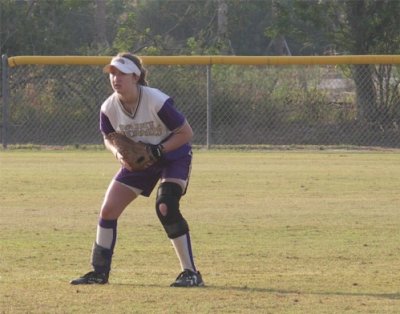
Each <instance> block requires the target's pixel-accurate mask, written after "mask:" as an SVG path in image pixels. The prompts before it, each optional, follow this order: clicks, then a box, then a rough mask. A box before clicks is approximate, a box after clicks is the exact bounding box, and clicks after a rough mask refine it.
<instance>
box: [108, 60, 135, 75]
mask: <svg viewBox="0 0 400 314" xmlns="http://www.w3.org/2000/svg"><path fill="white" fill-rule="evenodd" d="M111 67H115V68H117V69H118V70H120V71H121V72H122V73H125V74H132V73H135V74H136V75H137V76H140V74H141V72H140V69H139V68H138V66H137V65H136V64H135V63H134V62H133V61H131V60H129V59H128V58H124V57H114V58H112V60H111V63H110V64H107V65H106V66H105V67H104V68H103V72H104V73H110V70H111Z"/></svg>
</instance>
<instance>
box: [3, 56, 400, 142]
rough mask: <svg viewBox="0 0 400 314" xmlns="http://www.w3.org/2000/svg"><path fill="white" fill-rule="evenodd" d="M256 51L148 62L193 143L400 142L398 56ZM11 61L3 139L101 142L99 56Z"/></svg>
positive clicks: (104, 85)
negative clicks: (273, 60) (280, 56)
mask: <svg viewBox="0 0 400 314" xmlns="http://www.w3.org/2000/svg"><path fill="white" fill-rule="evenodd" d="M165 58H166V60H168V57H165ZM175 58H176V57H175ZM178 58H179V57H178ZM251 58H252V57H248V58H247V59H246V63H248V64H239V63H240V62H236V63H235V64H227V61H226V60H225V61H224V59H223V57H220V59H221V60H222V62H219V63H220V64H218V62H216V63H217V64H212V63H210V64H193V65H192V64H179V62H176V59H175V61H174V63H175V64H171V65H167V64H151V63H146V61H145V59H144V61H145V65H146V68H147V69H148V71H149V73H148V79H149V82H150V85H151V86H153V87H156V88H159V89H161V90H162V91H164V92H165V93H167V94H169V95H170V96H171V97H172V98H174V100H175V104H176V107H177V108H178V109H179V110H180V111H182V112H183V113H184V114H185V116H186V117H187V119H188V121H189V123H190V124H191V126H192V128H193V130H194V133H195V136H194V139H193V144H195V145H202V146H212V145H226V146H230V145H321V146H322V145H340V146H343V145H344V146H379V147H393V148H399V147H400V130H399V125H400V94H399V92H400V91H399V83H400V73H399V70H400V65H397V64H395V63H393V64H379V62H378V64H351V63H349V62H345V63H343V64H340V63H337V64H332V62H327V64H321V62H319V64H313V63H314V62H310V63H309V64H268V62H264V63H265V64H259V65H254V64H252V62H251ZM265 58H267V57H265ZM289 58H290V57H289ZM326 58H329V57H326ZM310 60H311V61H312V57H310ZM327 60H329V59H327ZM377 60H378V61H379V59H377ZM165 63H167V62H165ZM177 63H178V64H177ZM186 63H188V62H186ZM322 63H323V62H322ZM357 63H359V62H357ZM7 64H8V63H7ZM7 64H6V65H4V62H3V69H2V72H3V82H2V83H3V84H2V86H3V88H2V103H1V105H2V111H1V112H2V113H1V114H2V118H1V121H2V127H1V138H2V143H3V146H5V145H7V144H28V143H29V144H38V145H83V144H101V143H102V137H101V134H100V132H99V126H98V125H99V123H98V120H99V109H100V106H101V104H102V102H103V101H104V100H105V99H106V98H107V97H108V96H109V95H110V93H111V92H112V90H111V87H110V84H109V81H108V76H107V75H106V74H103V73H102V65H76V64H75V65H46V64H44V65H43V64H42V65H35V64H26V65H18V66H13V67H9V68H7ZM5 73H6V75H4V74H5ZM4 80H6V82H4Z"/></svg>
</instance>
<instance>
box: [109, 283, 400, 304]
mask: <svg viewBox="0 0 400 314" xmlns="http://www.w3.org/2000/svg"><path fill="white" fill-rule="evenodd" d="M115 285H121V286H125V285H130V286H136V287H147V288H151V287H153V288H165V286H161V285H156V284H147V285H145V284H123V283H116V284H115ZM168 288H169V287H168ZM171 289H183V288H171ZM189 289H201V290H203V289H205V290H224V291H239V292H263V293H274V294H280V295H290V294H296V295H323V296H353V297H373V298H380V299H390V300H400V293H372V292H341V291H336V292H329V291H326V292H324V291H307V292H304V291H300V290H282V289H273V288H252V287H249V286H243V287H238V286H217V285H207V284H206V286H204V287H199V288H189Z"/></svg>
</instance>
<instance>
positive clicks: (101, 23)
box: [95, 0, 109, 47]
mask: <svg viewBox="0 0 400 314" xmlns="http://www.w3.org/2000/svg"><path fill="white" fill-rule="evenodd" d="M95 27H96V32H95V42H96V44H98V45H100V46H102V45H106V46H107V47H108V46H109V45H108V42H107V35H106V4H105V0H96V12H95Z"/></svg>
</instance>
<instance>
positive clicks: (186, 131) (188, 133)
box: [162, 121, 193, 153]
mask: <svg viewBox="0 0 400 314" xmlns="http://www.w3.org/2000/svg"><path fill="white" fill-rule="evenodd" d="M192 138H193V130H192V128H191V126H190V125H189V123H188V122H187V121H185V123H184V124H183V125H182V126H181V127H180V128H178V129H177V130H175V131H174V132H173V135H172V136H171V137H170V138H169V139H168V140H167V141H165V142H164V143H162V146H163V147H164V148H163V152H164V153H168V152H170V151H173V150H175V149H177V148H179V147H181V146H182V145H184V144H186V143H188V142H190V141H191V139H192Z"/></svg>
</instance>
